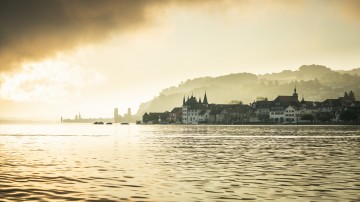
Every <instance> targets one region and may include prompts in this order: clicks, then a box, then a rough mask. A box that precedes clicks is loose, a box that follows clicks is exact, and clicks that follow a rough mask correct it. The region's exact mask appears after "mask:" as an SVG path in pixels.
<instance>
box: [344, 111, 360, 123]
mask: <svg viewBox="0 0 360 202" xmlns="http://www.w3.org/2000/svg"><path fill="white" fill-rule="evenodd" d="M357 118H358V114H357V113H356V111H355V110H352V109H347V110H345V111H343V112H342V113H341V114H340V120H342V121H356V120H357Z"/></svg>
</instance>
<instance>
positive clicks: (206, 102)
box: [203, 92, 208, 104]
mask: <svg viewBox="0 0 360 202" xmlns="http://www.w3.org/2000/svg"><path fill="white" fill-rule="evenodd" d="M203 104H208V100H207V96H206V92H205V95H204V99H203Z"/></svg>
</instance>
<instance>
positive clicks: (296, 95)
mask: <svg viewBox="0 0 360 202" xmlns="http://www.w3.org/2000/svg"><path fill="white" fill-rule="evenodd" d="M293 96H294V97H298V94H297V92H296V86H295V88H294V93H293Z"/></svg>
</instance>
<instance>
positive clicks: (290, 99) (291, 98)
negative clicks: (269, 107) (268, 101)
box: [274, 95, 299, 102]
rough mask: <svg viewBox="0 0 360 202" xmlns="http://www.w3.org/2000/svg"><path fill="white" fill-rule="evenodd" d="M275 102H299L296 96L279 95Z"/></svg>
mask: <svg viewBox="0 0 360 202" xmlns="http://www.w3.org/2000/svg"><path fill="white" fill-rule="evenodd" d="M274 102H299V100H298V98H297V97H296V96H284V95H279V96H278V97H277V98H276V99H275V100H274Z"/></svg>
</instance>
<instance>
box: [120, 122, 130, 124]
mask: <svg viewBox="0 0 360 202" xmlns="http://www.w3.org/2000/svg"><path fill="white" fill-rule="evenodd" d="M121 125H129V123H126V122H124V123H121Z"/></svg>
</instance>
